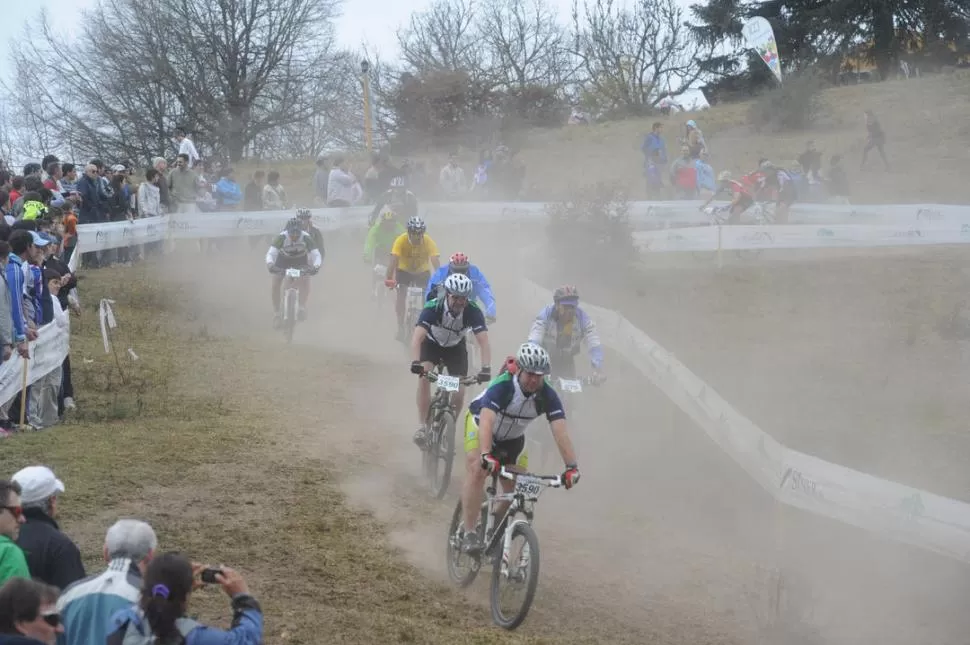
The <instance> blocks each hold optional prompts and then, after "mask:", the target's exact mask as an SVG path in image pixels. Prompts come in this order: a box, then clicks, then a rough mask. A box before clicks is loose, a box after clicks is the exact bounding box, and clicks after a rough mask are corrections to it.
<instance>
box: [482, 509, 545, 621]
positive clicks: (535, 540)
mask: <svg viewBox="0 0 970 645" xmlns="http://www.w3.org/2000/svg"><path fill="white" fill-rule="evenodd" d="M511 530H512V540H511V543H510V545H509V561H508V562H504V560H503V557H504V556H503V552H502V551H499V553H498V554H496V556H495V563H494V564H493V566H492V588H491V593H490V601H491V603H490V604H491V605H492V620H493V621H494V622H495V624H496V625H498V626H499V627H502V628H503V629H515V628H516V627H518V626H519V625H521V624H522V621H524V620H525V617H526V616H528V615H529V609H531V608H532V601H533V600H534V599H535V595H536V588H537V587H538V585H539V536H537V535H536V532H535V530H533V528H532V526H530V525H529V524H524V523H519V524H516V525H515V526H513V527H512V529H511ZM517 538H521V540H522V546H521V547H520V548H519V549H516V539H517ZM503 583H505V586H506V590H508V591H515V592H524V594H523V597H522V599H521V600H520V601H517V602H511V603H509V605H508V606H503V593H502V592H503Z"/></svg>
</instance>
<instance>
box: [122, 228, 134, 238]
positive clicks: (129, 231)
mask: <svg viewBox="0 0 970 645" xmlns="http://www.w3.org/2000/svg"><path fill="white" fill-rule="evenodd" d="M132 237H135V227H134V226H125V227H124V228H123V229H121V239H123V240H125V239H128V238H132Z"/></svg>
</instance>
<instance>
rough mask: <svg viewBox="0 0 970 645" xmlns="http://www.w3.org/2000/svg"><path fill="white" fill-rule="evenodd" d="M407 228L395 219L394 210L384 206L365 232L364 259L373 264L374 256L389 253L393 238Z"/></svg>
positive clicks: (377, 256) (404, 231)
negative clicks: (378, 216)
mask: <svg viewBox="0 0 970 645" xmlns="http://www.w3.org/2000/svg"><path fill="white" fill-rule="evenodd" d="M406 232H407V229H405V228H404V225H403V224H401V222H399V221H398V220H397V217H396V216H395V215H394V211H393V210H391V209H390V208H384V210H382V211H381V216H380V218H378V220H377V221H376V222H374V225H373V226H372V227H371V229H370V231H369V232H368V233H367V241H366V242H364V261H365V262H369V263H371V264H373V263H374V262H376V261H377V260H376V258H379V257H381V256H386V255H390V253H391V247H392V246H394V240H396V239H397V238H398V236H399V235H401V234H403V233H406Z"/></svg>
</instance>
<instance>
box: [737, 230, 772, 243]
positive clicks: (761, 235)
mask: <svg viewBox="0 0 970 645" xmlns="http://www.w3.org/2000/svg"><path fill="white" fill-rule="evenodd" d="M741 240H742V241H744V242H753V243H755V244H774V242H775V238H774V237H772V235H771V233H769V232H768V231H755V232H754V233H750V234H748V235H742V236H741Z"/></svg>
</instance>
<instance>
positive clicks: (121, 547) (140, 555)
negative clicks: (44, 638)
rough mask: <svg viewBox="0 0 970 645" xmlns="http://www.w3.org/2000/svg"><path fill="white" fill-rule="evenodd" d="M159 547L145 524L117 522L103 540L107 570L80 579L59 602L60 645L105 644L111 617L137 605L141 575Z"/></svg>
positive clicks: (66, 591) (128, 521)
mask: <svg viewBox="0 0 970 645" xmlns="http://www.w3.org/2000/svg"><path fill="white" fill-rule="evenodd" d="M157 548H158V538H157V537H156V536H155V531H154V530H152V527H151V526H149V525H148V524H147V523H146V522H142V521H139V520H118V521H117V522H115V523H114V525H113V526H112V527H111V528H110V529H108V534H107V535H106V536H105V538H104V560H105V562H107V563H108V568H107V569H106V570H105V571H104V572H103V573H100V574H98V575H96V576H91V577H89V578H85V579H84V580H78V581H77V582H75V583H74V584H73V585H71V586H70V587H68V588H67V589H65V590H64V592H63V593H62V594H61V597H60V598H59V599H58V601H57V610H58V612H59V613H60V614H61V621H62V622H63V624H64V633H63V634H59V635H58V638H57V643H58V645H85V644H87V643H103V642H105V639H106V638H107V637H108V626H109V623H110V619H111V616H112V615H113V614H114V613H115V612H116V611H118V610H119V609H124V608H126V607H129V606H131V604H132V603H135V602H138V594H139V592H140V591H141V581H142V576H143V575H144V573H145V568H146V567H147V566H148V563H149V562H151V559H152V557H153V556H154V555H155V550H156V549H157Z"/></svg>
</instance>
